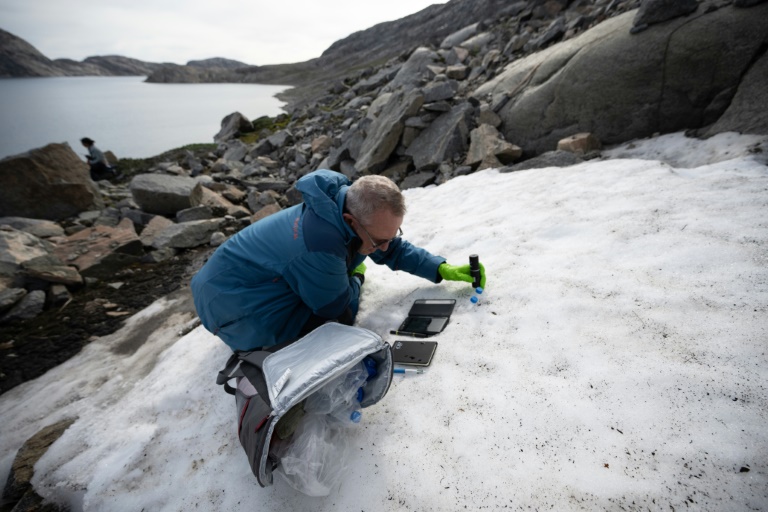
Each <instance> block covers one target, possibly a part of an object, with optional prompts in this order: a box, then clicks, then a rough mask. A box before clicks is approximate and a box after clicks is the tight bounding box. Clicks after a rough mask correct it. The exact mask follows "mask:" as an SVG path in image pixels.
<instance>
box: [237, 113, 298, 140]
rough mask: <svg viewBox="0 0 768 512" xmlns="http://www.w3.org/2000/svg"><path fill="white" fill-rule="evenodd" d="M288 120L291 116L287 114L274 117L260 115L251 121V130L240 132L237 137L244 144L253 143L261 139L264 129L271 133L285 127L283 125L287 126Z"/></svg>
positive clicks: (289, 120)
mask: <svg viewBox="0 0 768 512" xmlns="http://www.w3.org/2000/svg"><path fill="white" fill-rule="evenodd" d="M290 122H291V116H290V115H288V114H280V115H278V116H277V117H274V118H273V117H269V116H261V117H259V118H257V119H255V120H254V121H252V124H253V131H252V132H248V133H243V134H240V137H238V138H239V139H240V140H241V141H243V142H244V143H245V144H254V143H256V142H258V141H259V140H261V137H262V133H264V131H265V130H266V131H268V132H269V133H270V134H272V133H275V132H276V131H279V130H283V129H285V127H286V126H288V123H290Z"/></svg>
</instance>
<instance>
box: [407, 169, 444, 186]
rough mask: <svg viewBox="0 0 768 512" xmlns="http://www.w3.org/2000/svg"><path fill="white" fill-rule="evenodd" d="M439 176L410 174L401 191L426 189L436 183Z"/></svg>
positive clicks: (428, 173) (418, 173)
mask: <svg viewBox="0 0 768 512" xmlns="http://www.w3.org/2000/svg"><path fill="white" fill-rule="evenodd" d="M436 177H437V176H436V175H435V173H434V172H429V171H422V172H417V173H414V174H409V175H408V176H407V177H406V178H405V179H404V180H403V181H402V182H401V183H400V189H401V190H406V189H409V188H417V187H426V186H427V185H431V184H432V183H434V182H435V178H436Z"/></svg>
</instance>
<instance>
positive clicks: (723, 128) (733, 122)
mask: <svg viewBox="0 0 768 512" xmlns="http://www.w3.org/2000/svg"><path fill="white" fill-rule="evenodd" d="M765 84H768V54H763V56H762V57H760V59H759V60H758V61H757V62H755V63H754V64H752V67H750V68H749V71H747V74H746V75H745V76H744V78H742V80H741V83H740V84H739V87H738V89H737V91H736V94H735V96H733V101H731V102H730V104H729V105H728V108H727V110H726V111H725V113H724V114H723V115H722V116H721V117H720V118H719V119H718V120H717V122H716V123H715V124H714V125H713V126H711V127H710V128H709V129H707V131H706V133H705V135H706V136H712V135H716V134H718V133H722V132H743V133H761V134H768V108H766V105H768V88H766V86H765Z"/></svg>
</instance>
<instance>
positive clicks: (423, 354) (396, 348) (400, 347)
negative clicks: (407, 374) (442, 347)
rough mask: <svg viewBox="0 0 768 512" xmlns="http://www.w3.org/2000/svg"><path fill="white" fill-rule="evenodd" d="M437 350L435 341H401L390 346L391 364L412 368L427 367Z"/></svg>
mask: <svg viewBox="0 0 768 512" xmlns="http://www.w3.org/2000/svg"><path fill="white" fill-rule="evenodd" d="M436 349H437V342H436V341H402V340H397V341H395V343H394V344H393V345H392V362H393V363H395V364H409V365H414V366H429V363H431V362H432V356H434V355H435V350H436Z"/></svg>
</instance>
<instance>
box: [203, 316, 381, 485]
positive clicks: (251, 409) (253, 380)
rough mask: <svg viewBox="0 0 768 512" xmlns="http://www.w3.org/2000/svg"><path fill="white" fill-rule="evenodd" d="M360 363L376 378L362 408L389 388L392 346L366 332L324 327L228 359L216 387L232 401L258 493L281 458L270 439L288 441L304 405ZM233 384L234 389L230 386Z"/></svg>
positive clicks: (335, 325)
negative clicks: (278, 345) (280, 344)
mask: <svg viewBox="0 0 768 512" xmlns="http://www.w3.org/2000/svg"><path fill="white" fill-rule="evenodd" d="M364 359H366V362H367V363H371V361H373V362H375V366H376V374H375V375H373V376H371V377H370V378H369V379H368V380H367V381H366V382H365V383H364V385H363V386H362V391H361V392H360V395H362V400H361V401H360V407H361V408H365V407H369V406H371V405H373V404H375V403H377V402H378V401H379V400H381V399H382V398H383V397H384V395H386V393H387V391H388V390H389V386H390V384H391V382H392V366H393V365H392V352H391V350H390V346H389V344H388V343H386V342H385V341H383V340H382V339H381V337H380V336H379V335H378V334H376V333H374V332H372V331H369V330H367V329H362V328H360V327H353V326H348V325H342V324H338V323H326V324H324V325H321V326H320V327H318V328H317V329H315V330H314V331H312V332H310V333H309V334H308V335H306V336H304V337H303V338H301V339H299V340H298V341H296V342H294V343H292V344H290V345H288V346H286V347H284V348H281V349H279V350H277V351H273V352H270V351H269V350H256V351H252V352H237V353H235V354H233V355H232V357H230V359H229V361H227V365H226V367H225V368H224V369H223V370H221V371H220V372H219V375H218V378H217V379H216V383H217V384H220V385H223V386H224V389H225V391H227V392H228V393H230V394H233V395H235V402H236V405H237V421H238V436H239V438H240V444H242V446H243V449H244V450H245V453H246V455H247V456H248V462H249V463H250V465H251V470H252V471H253V474H254V475H255V476H256V479H257V480H258V482H259V484H260V485H261V486H262V487H267V486H269V485H272V481H273V480H272V478H273V477H272V472H273V471H274V470H275V469H276V468H277V467H278V466H279V465H280V459H279V456H276V455H275V454H274V453H270V447H271V444H272V442H273V436H275V437H276V438H277V434H278V433H280V432H281V430H282V431H283V432H282V435H281V436H280V439H288V440H290V436H291V433H292V428H295V424H296V421H297V418H299V419H300V418H301V415H303V403H304V401H305V400H306V399H307V398H308V397H310V396H311V395H312V394H313V393H315V392H316V391H318V390H319V389H321V388H322V387H323V386H324V385H325V384H327V383H329V382H331V381H333V380H334V379H337V378H339V377H341V376H343V375H344V374H345V373H346V372H348V371H349V370H350V369H351V368H353V367H354V366H355V365H359V364H360V362H361V361H363V360H364ZM233 378H234V379H236V380H237V387H236V388H233V387H232V386H230V385H229V381H230V380H231V379H233ZM281 420H282V421H281Z"/></svg>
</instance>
